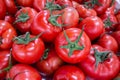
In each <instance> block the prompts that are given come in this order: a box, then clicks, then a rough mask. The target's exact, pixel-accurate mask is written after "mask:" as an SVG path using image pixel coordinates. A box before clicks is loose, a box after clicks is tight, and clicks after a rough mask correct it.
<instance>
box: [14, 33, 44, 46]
mask: <svg viewBox="0 0 120 80" xmlns="http://www.w3.org/2000/svg"><path fill="white" fill-rule="evenodd" d="M42 34H43V33H40V34H38V35H37V36H35V37H33V38H30V33H29V32H26V34H25V36H18V37H15V38H14V39H13V41H16V44H26V45H27V44H28V43H29V42H31V41H34V40H35V39H37V38H39V37H40V36H41V35H42Z"/></svg>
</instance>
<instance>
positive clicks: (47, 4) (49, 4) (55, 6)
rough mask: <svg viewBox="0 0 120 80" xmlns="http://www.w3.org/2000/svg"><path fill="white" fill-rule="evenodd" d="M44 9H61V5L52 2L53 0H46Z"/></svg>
mask: <svg viewBox="0 0 120 80" xmlns="http://www.w3.org/2000/svg"><path fill="white" fill-rule="evenodd" d="M45 9H49V10H50V11H53V10H61V9H62V7H61V6H60V5H58V4H54V0H52V1H51V2H50V1H48V0H47V2H46V5H45Z"/></svg>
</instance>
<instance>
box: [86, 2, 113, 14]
mask: <svg viewBox="0 0 120 80" xmlns="http://www.w3.org/2000/svg"><path fill="white" fill-rule="evenodd" d="M84 3H85V5H87V6H88V7H90V8H93V9H94V10H95V11H96V12H97V14H98V15H101V14H103V13H104V12H105V11H106V10H107V8H108V7H109V6H110V3H111V0H86V1H85V2H84Z"/></svg>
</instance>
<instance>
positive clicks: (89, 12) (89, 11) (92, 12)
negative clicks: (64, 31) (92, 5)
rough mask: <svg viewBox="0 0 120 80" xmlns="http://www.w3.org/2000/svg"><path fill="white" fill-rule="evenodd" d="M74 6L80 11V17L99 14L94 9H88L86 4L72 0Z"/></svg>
mask: <svg viewBox="0 0 120 80" xmlns="http://www.w3.org/2000/svg"><path fill="white" fill-rule="evenodd" d="M72 3H73V7H74V8H75V9H76V10H77V11H78V13H79V17H80V18H86V17H90V16H97V13H96V11H95V10H94V9H87V8H85V7H84V5H82V4H79V3H77V2H75V1H72Z"/></svg>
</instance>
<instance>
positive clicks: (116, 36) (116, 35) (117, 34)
mask: <svg viewBox="0 0 120 80" xmlns="http://www.w3.org/2000/svg"><path fill="white" fill-rule="evenodd" d="M111 36H112V37H114V39H115V40H116V41H117V44H118V47H119V49H118V50H119V51H120V31H115V32H113V33H112V34H111ZM113 45H114V44H113V43H112V46H113Z"/></svg>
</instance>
